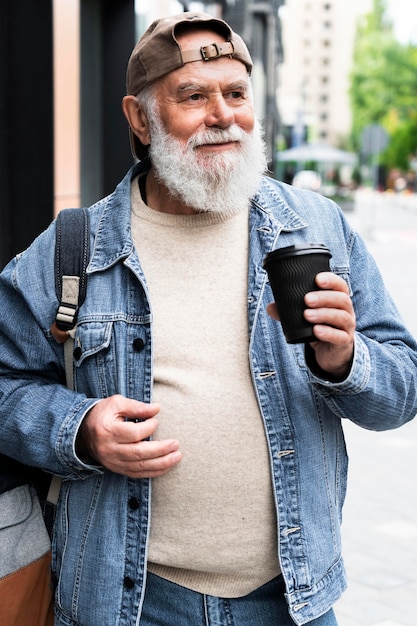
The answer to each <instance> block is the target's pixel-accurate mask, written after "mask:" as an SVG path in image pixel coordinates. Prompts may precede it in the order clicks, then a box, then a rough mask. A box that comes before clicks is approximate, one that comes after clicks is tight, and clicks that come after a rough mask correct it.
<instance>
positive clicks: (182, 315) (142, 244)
mask: <svg viewBox="0 0 417 626" xmlns="http://www.w3.org/2000/svg"><path fill="white" fill-rule="evenodd" d="M132 230H133V238H134V242H135V245H136V248H137V251H138V255H139V259H140V262H141V264H142V266H143V268H144V272H145V276H146V280H147V285H148V289H149V294H150V298H151V306H152V324H153V342H154V343H153V373H154V397H153V400H154V401H156V402H159V403H160V405H161V411H160V413H159V415H158V419H159V426H158V431H157V433H156V435H155V438H161V439H164V438H175V439H178V441H179V442H180V449H181V451H182V453H183V459H182V461H181V463H180V464H179V465H178V466H177V467H176V468H175V469H173V470H172V471H171V472H169V473H168V474H166V475H165V476H163V477H160V478H155V479H153V481H152V517H151V536H150V547H149V554H148V568H149V570H150V571H151V572H154V573H155V574H157V575H159V576H162V577H164V578H167V579H169V580H171V581H173V582H176V583H177V584H180V585H183V586H185V587H188V588H190V589H194V590H196V591H199V592H201V593H206V594H211V595H217V596H223V597H238V596H243V595H246V594H247V593H250V592H251V591H253V590H254V589H256V588H257V587H259V586H261V585H263V584H264V583H266V582H267V581H269V580H271V579H272V578H274V577H275V576H276V575H277V574H278V573H279V566H278V558H277V528H276V514H275V506H274V501H273V494H272V487H271V472H270V461H269V455H268V448H267V441H266V437H265V433H264V427H263V423H262V419H261V416H260V412H259V408H258V403H257V399H256V396H255V393H254V388H253V385H252V381H251V373H250V368H249V360H248V343H249V338H248V325H247V272H248V211H247V210H242V211H241V212H239V213H237V214H236V215H234V216H233V217H231V218H228V219H225V218H224V217H223V216H219V215H216V214H214V213H210V214H198V215H171V214H166V213H162V212H158V211H154V210H152V209H150V208H149V207H147V206H146V205H145V204H144V203H143V201H142V198H141V196H140V192H139V186H138V181H137V180H134V181H133V183H132Z"/></svg>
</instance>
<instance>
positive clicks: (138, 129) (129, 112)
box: [122, 96, 151, 146]
mask: <svg viewBox="0 0 417 626" xmlns="http://www.w3.org/2000/svg"><path fill="white" fill-rule="evenodd" d="M122 109H123V113H124V114H125V117H126V119H127V121H128V123H129V126H130V128H131V129H132V131H133V132H134V133H135V135H137V137H139V139H140V141H141V143H142V144H143V145H144V146H148V145H149V144H150V143H151V137H150V133H149V122H148V118H147V117H146V114H145V111H144V110H143V109H142V108H141V106H140V105H139V102H138V101H137V99H136V98H135V96H125V97H124V98H123V100H122Z"/></svg>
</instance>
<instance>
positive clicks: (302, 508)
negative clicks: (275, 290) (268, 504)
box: [0, 164, 417, 626]
mask: <svg viewBox="0 0 417 626" xmlns="http://www.w3.org/2000/svg"><path fill="white" fill-rule="evenodd" d="M140 167H141V164H139V165H136V166H135V167H133V168H132V170H130V171H129V173H128V174H127V175H126V177H125V178H124V179H123V180H122V182H121V183H120V184H119V186H118V187H117V188H116V190H115V192H114V193H113V194H111V195H110V196H108V197H107V198H104V199H103V200H101V201H99V202H98V203H97V204H95V205H94V206H92V207H91V208H90V215H91V231H92V233H91V238H92V248H91V249H92V252H91V258H90V263H89V266H88V286H87V297H86V300H85V302H84V305H83V306H82V308H81V310H80V314H79V319H78V326H77V332H76V338H75V351H74V371H75V383H76V389H77V391H75V392H74V391H71V390H69V389H67V388H66V387H65V384H64V356H63V347H62V345H59V344H58V343H57V342H56V341H55V339H54V338H53V336H52V334H51V332H50V327H51V324H52V321H53V320H54V316H55V312H56V308H57V300H56V296H55V288H54V259H53V252H54V245H55V224H54V223H52V224H51V226H50V227H49V228H48V229H47V230H46V231H45V232H44V233H42V234H41V235H40V236H39V237H38V238H37V239H36V240H35V241H34V243H33V244H32V245H31V247H30V248H29V249H28V250H26V251H25V252H23V253H22V254H20V255H18V256H17V257H16V258H15V259H14V260H12V261H11V262H10V263H9V264H8V266H7V267H6V268H5V269H4V270H3V272H2V274H1V276H0V301H1V303H2V315H1V317H0V341H1V350H0V429H1V430H0V433H1V437H0V452H3V453H6V454H11V455H13V456H14V457H15V458H17V459H18V460H20V461H23V462H25V463H28V464H31V465H34V466H42V467H44V468H46V469H47V470H49V471H50V472H52V473H55V474H58V475H59V476H61V477H62V478H63V479H64V481H63V486H62V489H61V494H60V500H59V504H58V510H57V518H56V524H55V531H54V539H53V552H54V573H55V576H56V579H57V588H56V622H55V623H56V624H57V625H58V626H75V625H82V626H103V624H105V625H106V626H113V625H116V624H117V626H128V625H129V626H131V625H133V624H139V620H140V611H141V606H142V602H143V596H144V585H145V581H146V559H147V542H148V534H149V520H150V502H151V481H150V480H149V479H141V480H132V479H129V478H126V477H123V476H121V475H116V474H113V473H111V472H109V471H107V470H104V469H103V468H102V467H98V466H95V465H90V464H88V463H87V462H84V461H83V460H82V459H80V458H78V457H77V455H76V452H75V439H76V436H77V431H78V428H79V426H80V423H81V421H82V419H83V417H84V416H85V414H86V412H87V411H88V410H89V409H90V408H91V407H92V406H93V405H94V404H95V403H96V402H97V401H98V399H100V398H103V397H107V396H110V395H112V394H115V393H119V394H123V395H125V396H128V397H130V398H135V399H137V400H141V401H144V402H149V401H151V400H152V358H153V355H152V308H151V304H150V301H149V294H148V290H147V285H146V278H145V276H144V273H143V271H142V268H141V266H140V263H139V258H138V254H137V252H136V249H135V247H134V245H133V241H132V235H131V228H130V183H131V179H132V177H133V176H135V175H136V174H137V173H138V170H139V169H140ZM300 242H315V243H324V244H326V245H327V246H328V247H329V248H330V250H331V252H332V258H331V269H332V271H334V272H336V273H337V274H339V275H341V276H342V277H343V278H344V279H345V280H346V281H347V283H348V284H349V287H350V290H351V297H352V299H353V303H354V308H355V312H356V316H357V330H356V340H355V351H354V358H353V363H352V367H351V370H350V373H349V375H348V376H347V378H346V379H345V380H343V381H341V382H336V381H332V380H331V377H329V376H328V377H326V375H325V374H324V372H322V371H320V369H319V368H318V367H317V366H316V365H315V362H314V358H313V356H312V351H311V348H310V347H307V348H305V347H304V346H303V345H299V344H296V345H289V344H287V343H286V342H285V339H284V336H283V333H282V330H281V325H280V323H279V322H277V321H275V320H273V319H271V318H270V317H269V316H268V314H267V313H266V310H265V308H266V305H267V303H269V302H271V301H272V300H273V297H272V292H271V289H270V286H269V284H268V280H267V276H266V272H265V270H264V269H263V267H262V262H263V258H264V256H265V255H266V253H267V252H269V251H271V250H272V249H274V248H277V247H284V246H287V245H291V244H293V243H300ZM219 271H224V270H223V269H222V268H219ZM247 302H248V308H247V313H248V324H249V331H250V342H249V345H248V354H249V358H250V364H251V372H252V379H253V385H254V388H255V392H256V395H257V398H258V402H259V407H260V410H261V413H262V416H263V420H264V425H265V431H266V434H267V439H268V444H269V452H270V462H271V468H272V476H273V490H274V497H275V504H276V512H277V519H278V538H279V541H278V545H279V555H277V556H278V558H279V562H280V565H281V569H282V573H283V576H284V579H285V584H286V597H287V601H288V607H289V611H290V614H291V616H292V618H293V620H294V621H295V623H296V624H305V623H307V622H308V621H310V620H312V619H314V618H316V617H317V616H319V615H321V614H322V613H324V612H325V611H327V610H328V609H329V608H330V607H331V605H332V604H333V603H334V602H335V601H336V600H337V599H338V598H339V596H340V595H341V593H342V592H343V590H344V588H345V586H346V580H345V572H344V567H343V562H342V558H341V553H340V552H341V537H340V523H341V509H342V505H343V501H344V497H345V489H346V481H347V454H346V449H345V442H344V437H343V429H342V422H343V420H344V419H349V420H352V421H353V422H356V423H357V424H358V425H360V426H362V427H364V428H367V429H372V430H384V429H391V428H397V427H399V426H401V425H402V424H403V423H405V422H407V421H408V420H411V419H412V418H413V417H414V415H415V414H416V412H417V345H416V342H415V341H414V339H413V337H412V336H411V335H410V333H409V332H408V331H407V330H406V329H405V328H404V325H403V322H402V320H401V318H400V315H399V313H398V311H397V309H396V308H395V305H394V304H393V302H392V300H391V298H390V296H389V295H388V293H387V292H386V290H385V287H384V284H383V281H382V279H381V276H380V274H379V271H378V270H377V268H376V266H375V263H374V261H373V259H372V258H371V256H370V255H369V253H368V252H367V250H366V248H365V246H364V243H363V242H362V240H361V239H360V237H359V236H358V235H357V234H355V232H353V231H352V230H351V228H350V226H349V225H348V223H347V222H346V220H345V218H344V216H343V213H342V212H341V211H340V209H339V208H338V207H337V206H336V205H335V204H334V203H333V202H331V201H330V200H328V199H326V198H324V197H322V196H321V195H319V194H316V193H311V192H306V191H302V190H296V189H294V188H292V187H289V186H287V185H285V184H282V183H280V182H278V181H275V180H272V179H270V178H267V177H265V178H264V179H263V180H262V183H261V185H260V189H259V192H258V193H257V194H256V196H255V197H254V198H253V200H252V205H251V212H250V259H249V275H248V300H247ZM237 469H238V468H237Z"/></svg>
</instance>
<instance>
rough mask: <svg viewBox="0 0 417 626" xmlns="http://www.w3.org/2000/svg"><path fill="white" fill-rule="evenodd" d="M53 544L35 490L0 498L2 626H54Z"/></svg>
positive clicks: (23, 488) (19, 490)
mask: <svg viewBox="0 0 417 626" xmlns="http://www.w3.org/2000/svg"><path fill="white" fill-rule="evenodd" d="M53 623H54V617H53V588H52V579H51V544H50V540H49V535H48V533H47V530H46V528H45V524H44V521H43V517H42V511H41V507H40V504H39V501H38V498H37V495H36V492H35V490H34V489H32V488H31V487H29V485H21V486H19V487H16V488H15V489H11V490H10V491H7V492H5V493H2V494H0V624H1V626H53Z"/></svg>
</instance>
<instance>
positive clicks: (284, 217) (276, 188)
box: [88, 160, 307, 273]
mask: <svg viewBox="0 0 417 626" xmlns="http://www.w3.org/2000/svg"><path fill="white" fill-rule="evenodd" d="M149 167H150V163H149V161H148V160H145V161H141V162H139V163H137V164H136V165H134V166H133V167H131V168H130V170H129V171H128V172H127V174H126V175H125V177H124V178H123V179H122V181H121V182H120V183H119V184H118V186H117V187H116V189H115V190H114V192H113V193H112V194H110V195H109V196H107V197H106V198H103V199H102V200H100V201H99V202H98V203H97V204H95V205H93V207H92V211H93V214H92V215H93V216H94V210H95V209H97V210H98V216H97V219H98V223H97V228H96V233H95V241H94V247H93V251H92V255H91V258H90V263H89V266H88V272H89V273H93V272H97V271H102V270H105V269H107V268H108V267H111V266H112V265H114V264H115V263H117V262H118V261H119V260H120V259H123V258H127V257H129V256H131V255H132V253H133V252H134V245H133V239H132V233H131V226H130V220H131V217H130V214H131V203H130V186H131V182H132V180H133V179H134V178H135V177H136V176H138V175H139V174H140V173H142V172H145V171H146V170H148V169H149ZM286 189H287V186H284V185H283V184H282V183H279V182H277V181H276V180H273V179H270V178H268V177H267V176H264V177H263V178H262V182H261V185H260V187H259V190H258V192H257V193H256V194H255V196H254V197H253V199H252V209H253V210H255V212H256V213H257V218H256V220H257V222H258V226H257V228H258V230H260V229H262V228H265V229H266V230H270V231H273V232H275V233H277V232H280V231H292V230H298V229H300V228H304V227H305V226H307V222H306V221H305V220H304V219H303V218H302V217H301V216H300V215H299V214H298V213H297V212H296V211H295V209H294V208H292V207H291V206H290V205H289V204H288V202H287V199H286V196H288V190H287V191H286ZM93 219H94V218H93Z"/></svg>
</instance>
